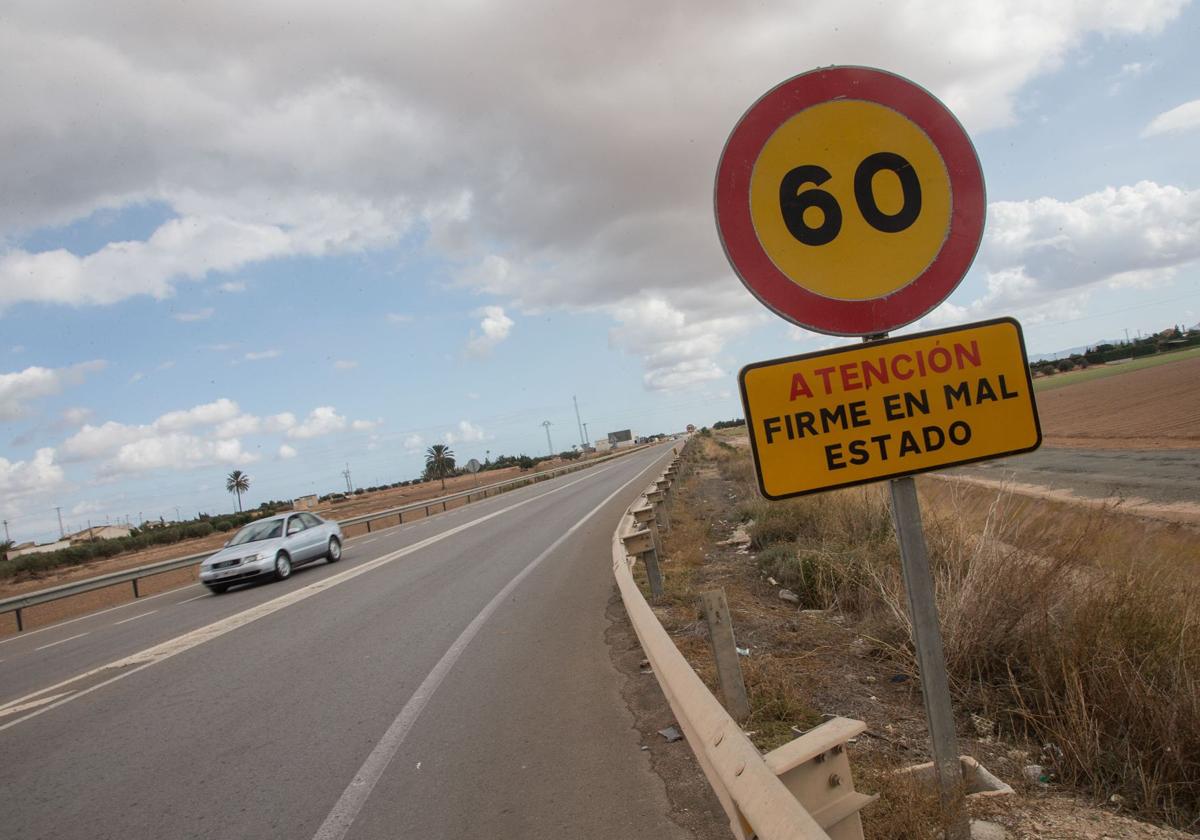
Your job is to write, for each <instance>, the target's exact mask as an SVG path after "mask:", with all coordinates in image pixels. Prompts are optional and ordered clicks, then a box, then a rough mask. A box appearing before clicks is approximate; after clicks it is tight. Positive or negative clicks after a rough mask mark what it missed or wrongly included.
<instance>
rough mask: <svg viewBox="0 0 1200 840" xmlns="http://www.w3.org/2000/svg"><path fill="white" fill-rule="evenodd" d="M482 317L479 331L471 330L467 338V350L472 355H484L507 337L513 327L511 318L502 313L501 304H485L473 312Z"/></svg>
mask: <svg viewBox="0 0 1200 840" xmlns="http://www.w3.org/2000/svg"><path fill="white" fill-rule="evenodd" d="M474 314H475V315H477V316H480V317H482V319H483V320H481V321H480V322H479V332H478V333H476V332H475V331H474V330H472V331H471V337H470V339H468V340H467V352H468V353H470V354H471V355H472V356H486V355H488V354H489V353H491V352H492V350H494V349H495V348H496V345H498V344H499V343H500V342H502V341H504V339H506V338H508V335H509V333H510V332H512V328H513V319H512V318H509V317H508V316H507V315H505V314H504V308H503V307H501V306H485V307H483V308H482V309H477V310H476V311H475V313H474Z"/></svg>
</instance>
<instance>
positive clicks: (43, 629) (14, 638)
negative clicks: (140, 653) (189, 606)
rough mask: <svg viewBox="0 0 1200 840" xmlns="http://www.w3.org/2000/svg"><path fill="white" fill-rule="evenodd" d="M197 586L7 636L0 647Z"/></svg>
mask: <svg viewBox="0 0 1200 840" xmlns="http://www.w3.org/2000/svg"><path fill="white" fill-rule="evenodd" d="M199 585H200V584H198V583H189V584H188V585H187V586H180V587H178V588H177V589H168V590H167V591H166V592H159V593H158V594H157V595H147V596H145V597H144V598H138V599H137V600H136V601H126V602H125V603H124V604H117V605H116V606H115V607H108V608H107V609H103V610H96V611H95V612H92V613H88V614H87V615H81V616H79V617H78V618H69V619H67V620H66V621H60V622H58V623H57V624H47V625H46V626H45V627H39V628H38V629H36V630H26V631H25V632H23V633H18V634H17V635H15V636H9V637H8V638H7V639H0V645H5V644H8V643H9V642H15V641H17V640H18V639H28V638H29V637H30V636H36V635H37V634H38V633H45V632H46V631H47V630H57V629H58V628H59V627H66V626H67V625H68V624H74V623H75V622H76V621H83V620H84V619H86V618H95V617H96V616H98V615H104V614H105V613H110V612H112V611H113V610H123V609H125V608H126V607H137V606H141V605H142V604H144V603H145V602H146V601H153V600H154V599H155V598H162V597H164V596H166V595H178V594H179V593H180V592H183V591H184V590H185V589H193V588H195V587H197V586H199ZM181 603H185V604H186V603H187V602H186V601H183V602H181Z"/></svg>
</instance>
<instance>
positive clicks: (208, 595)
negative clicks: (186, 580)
mask: <svg viewBox="0 0 1200 840" xmlns="http://www.w3.org/2000/svg"><path fill="white" fill-rule="evenodd" d="M211 595H212V593H211V592H201V593H200V594H199V595H197V596H196V597H195V598H188V599H187V600H186V601H176V602H175V606H177V607H179V606H182V605H184V604H190V603H192V601H199V600H200V599H201V598H208V597H211Z"/></svg>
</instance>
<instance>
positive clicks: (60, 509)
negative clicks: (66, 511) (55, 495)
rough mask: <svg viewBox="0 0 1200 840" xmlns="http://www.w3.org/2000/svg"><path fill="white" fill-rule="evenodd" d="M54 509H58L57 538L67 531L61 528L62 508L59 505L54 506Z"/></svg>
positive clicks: (64, 534) (63, 535)
mask: <svg viewBox="0 0 1200 840" xmlns="http://www.w3.org/2000/svg"><path fill="white" fill-rule="evenodd" d="M54 509H55V510H56V511H58V536H59V539H61V538H63V537H65V536H66V535H67V532H66V530H65V529H64V528H63V524H62V508H61V507H56V508H54Z"/></svg>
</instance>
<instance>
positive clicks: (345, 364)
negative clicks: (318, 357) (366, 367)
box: [333, 359, 358, 370]
mask: <svg viewBox="0 0 1200 840" xmlns="http://www.w3.org/2000/svg"><path fill="white" fill-rule="evenodd" d="M333 366H334V367H335V368H337V369H338V370H354V369H355V368H356V367H358V362H356V361H354V360H353V359H338V360H337V361H336V362H334V363H333Z"/></svg>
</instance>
